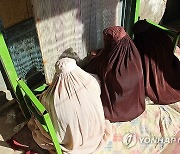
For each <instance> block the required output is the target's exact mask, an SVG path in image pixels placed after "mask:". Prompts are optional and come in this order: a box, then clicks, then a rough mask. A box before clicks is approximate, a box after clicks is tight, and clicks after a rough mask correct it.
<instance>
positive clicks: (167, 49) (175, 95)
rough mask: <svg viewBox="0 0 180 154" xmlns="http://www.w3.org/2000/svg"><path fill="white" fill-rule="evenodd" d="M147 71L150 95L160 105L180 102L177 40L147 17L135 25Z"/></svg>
mask: <svg viewBox="0 0 180 154" xmlns="http://www.w3.org/2000/svg"><path fill="white" fill-rule="evenodd" d="M133 31H134V42H135V45H136V47H137V48H138V50H139V52H140V55H141V58H142V65H143V70H144V81H145V92H146V95H147V96H148V97H149V98H150V99H151V100H152V101H153V102H155V103H157V104H170V103H173V102H177V101H180V62H179V60H178V59H177V57H176V56H175V55H174V54H173V43H172V41H171V39H170V37H169V36H168V35H167V34H166V33H165V32H164V31H162V30H160V29H158V28H156V27H155V26H152V25H151V24H149V23H148V22H146V21H145V20H140V21H138V22H137V23H136V24H135V25H134V28H133Z"/></svg>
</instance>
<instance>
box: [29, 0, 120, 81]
mask: <svg viewBox="0 0 180 154" xmlns="http://www.w3.org/2000/svg"><path fill="white" fill-rule="evenodd" d="M118 2H119V0H113V1H110V0H74V1H72V0H71V1H67V0H32V4H33V9H34V15H35V19H36V27H37V32H38V35H39V41H40V47H41V51H42V56H43V63H44V71H45V76H46V81H47V83H50V82H51V81H52V77H53V75H54V71H55V70H54V64H55V62H56V61H57V60H58V58H59V57H60V55H61V54H62V53H63V52H64V51H65V50H66V49H68V48H70V47H72V48H73V50H74V52H75V53H76V54H77V55H76V57H79V58H80V59H83V58H84V57H86V55H87V53H88V52H89V51H90V50H91V49H97V48H100V47H102V44H103V43H102V38H103V37H102V31H103V29H104V28H105V27H107V26H110V25H117V24H119V23H120V18H119V16H118V13H119V12H120V11H119V8H120V7H119V6H118V4H119V3H118Z"/></svg>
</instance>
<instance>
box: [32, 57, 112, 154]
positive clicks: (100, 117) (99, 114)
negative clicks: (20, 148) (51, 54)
mask: <svg viewBox="0 0 180 154" xmlns="http://www.w3.org/2000/svg"><path fill="white" fill-rule="evenodd" d="M100 93H101V91H100V83H99V81H98V79H97V77H95V76H94V75H91V74H89V73H87V72H85V71H84V70H82V69H81V68H80V67H79V66H77V65H76V61H75V60H74V59H71V58H63V59H60V60H59V61H58V62H57V63H56V73H55V75H54V79H53V82H52V84H51V85H50V86H49V88H48V89H47V90H46V91H45V92H44V93H43V94H42V96H41V98H40V101H41V102H42V104H43V105H44V107H45V108H46V110H47V111H48V112H49V114H50V117H51V120H52V122H53V125H54V128H55V131H56V133H57V137H58V139H59V142H60V145H61V148H62V150H63V153H71V154H91V153H94V152H97V151H100V150H102V149H103V147H104V146H105V145H106V144H107V143H108V141H109V140H110V138H111V134H112V128H111V124H110V122H109V121H107V120H105V117H104V112H103V107H102V102H101V99H100ZM35 124H36V125H38V124H37V120H34V122H33V121H32V119H31V121H30V122H29V128H30V129H31V130H32V134H33V137H34V139H35V141H36V142H37V143H38V144H39V145H40V146H41V147H43V148H45V149H48V150H50V149H51V148H50V145H48V144H47V143H46V144H45V143H44V142H43V141H42V140H41V137H40V136H41V134H39V133H38V132H37V131H36V130H37V128H35V127H33V125H35ZM36 127H37V126H36ZM33 128H34V129H33ZM39 130H41V133H42V132H43V131H42V128H40V129H39ZM42 134H45V133H42ZM44 136H46V137H47V138H49V137H48V136H47V134H46V135H44ZM49 139H50V138H49ZM46 145H47V147H46ZM48 146H49V147H48ZM51 150H52V149H51Z"/></svg>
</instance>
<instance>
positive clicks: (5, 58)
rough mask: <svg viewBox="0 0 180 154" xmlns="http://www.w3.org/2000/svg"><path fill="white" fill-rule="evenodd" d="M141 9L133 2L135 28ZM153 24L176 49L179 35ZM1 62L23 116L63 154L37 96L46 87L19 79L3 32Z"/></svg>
mask: <svg viewBox="0 0 180 154" xmlns="http://www.w3.org/2000/svg"><path fill="white" fill-rule="evenodd" d="M139 9H140V0H133V1H132V7H131V17H130V18H131V20H130V21H129V22H130V25H131V26H133V25H134V23H136V22H137V21H138V19H139ZM149 23H151V22H149ZM151 24H152V25H154V26H156V27H158V28H160V29H162V30H164V31H166V32H167V33H168V34H169V35H170V36H172V37H173V38H174V39H173V44H174V48H175V47H176V45H177V42H178V39H179V33H176V32H173V31H171V30H169V29H167V28H165V27H162V26H160V25H158V24H154V23H151ZM129 35H130V36H131V37H132V35H133V34H132V31H131V32H130V34H129ZM0 60H1V62H2V64H3V67H4V69H5V72H6V74H7V77H8V80H9V82H10V84H11V86H12V89H13V93H14V94H15V96H16V98H17V100H18V103H19V106H20V108H21V110H22V113H23V115H24V116H25V118H26V119H30V117H31V115H34V116H35V117H36V118H37V119H38V120H39V122H40V123H41V124H42V126H43V127H44V129H45V130H46V131H47V132H48V133H49V134H50V136H51V138H52V142H53V144H54V146H55V149H56V152H57V154H62V150H61V147H60V144H59V141H58V138H57V136H56V132H55V129H54V127H53V124H52V121H51V118H50V116H49V113H48V112H47V110H46V109H45V108H44V106H43V105H42V104H41V102H40V101H39V100H38V99H37V97H36V96H35V93H36V92H38V93H39V92H42V91H43V90H44V89H45V87H46V85H45V84H44V85H42V86H40V87H38V88H37V89H35V90H33V91H32V90H30V89H29V87H28V86H27V85H26V83H25V82H24V81H23V80H22V79H19V78H18V75H17V73H16V70H15V67H14V65H13V62H12V59H11V56H10V54H9V51H8V48H7V46H6V43H5V41H4V37H3V35H2V33H1V32H0Z"/></svg>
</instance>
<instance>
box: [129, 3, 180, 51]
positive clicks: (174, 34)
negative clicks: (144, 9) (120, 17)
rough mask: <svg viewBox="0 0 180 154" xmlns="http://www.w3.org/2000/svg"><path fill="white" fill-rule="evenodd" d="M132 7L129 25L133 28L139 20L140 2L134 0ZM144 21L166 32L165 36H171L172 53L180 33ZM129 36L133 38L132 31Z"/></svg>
mask: <svg viewBox="0 0 180 154" xmlns="http://www.w3.org/2000/svg"><path fill="white" fill-rule="evenodd" d="M133 5H134V7H133V8H132V9H133V11H132V12H131V13H132V15H131V19H132V21H131V25H132V26H133V24H134V23H136V22H137V21H138V20H139V18H140V16H139V12H140V0H134V4H133ZM146 21H147V22H148V23H150V24H151V25H153V26H155V27H157V28H159V29H161V30H162V31H164V32H166V34H167V35H169V36H171V37H172V38H173V47H174V49H173V52H175V49H176V45H177V43H178V40H179V38H180V32H175V31H173V30H170V29H168V28H166V27H164V26H161V25H159V24H156V23H153V22H151V21H149V20H146ZM130 36H131V37H132V38H133V33H132V31H131V32H130Z"/></svg>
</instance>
